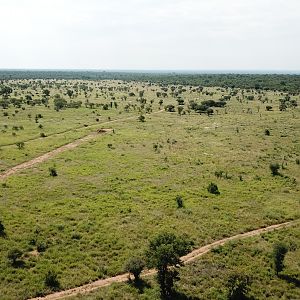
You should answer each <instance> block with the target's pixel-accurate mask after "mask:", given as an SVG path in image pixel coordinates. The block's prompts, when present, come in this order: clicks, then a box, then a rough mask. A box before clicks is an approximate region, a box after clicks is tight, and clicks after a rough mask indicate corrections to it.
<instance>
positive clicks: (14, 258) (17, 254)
mask: <svg viewBox="0 0 300 300" xmlns="http://www.w3.org/2000/svg"><path fill="white" fill-rule="evenodd" d="M22 255H23V252H22V251H21V250H19V249H17V248H14V249H11V250H10V251H9V252H8V254H7V258H8V260H9V261H10V263H11V264H12V266H16V265H17V264H18V261H19V259H20V258H21V257H22Z"/></svg>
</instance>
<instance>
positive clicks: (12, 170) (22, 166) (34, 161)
mask: <svg viewBox="0 0 300 300" xmlns="http://www.w3.org/2000/svg"><path fill="white" fill-rule="evenodd" d="M161 112H163V110H159V111H156V112H154V113H151V114H150V115H154V114H157V113H161ZM132 119H137V116H132V117H128V118H125V119H116V120H112V121H106V122H103V123H100V124H96V125H91V126H89V127H92V126H93V127H96V126H97V127H99V126H101V125H104V124H111V123H117V122H124V121H128V120H132ZM111 131H112V129H103V132H102V134H103V133H109V132H111ZM96 136H97V133H94V132H93V133H91V134H89V135H86V136H84V137H82V138H80V139H78V140H75V141H73V142H71V143H69V144H66V145H63V146H61V147H58V148H56V149H54V150H52V151H50V152H47V153H45V154H43V155H41V156H38V157H36V158H33V159H31V160H29V161H26V162H24V163H21V164H19V165H16V166H14V167H12V168H10V169H8V170H6V171H4V172H3V173H1V174H0V180H1V179H5V178H7V177H9V176H11V175H13V174H15V173H16V172H19V171H21V170H24V169H28V168H31V167H32V166H34V165H36V164H38V163H41V162H43V161H46V160H48V159H50V158H52V157H53V156H55V155H57V154H59V153H61V152H64V151H66V150H71V149H74V148H76V147H78V146H79V145H80V144H82V143H84V142H87V141H88V140H91V139H92V138H94V137H96Z"/></svg>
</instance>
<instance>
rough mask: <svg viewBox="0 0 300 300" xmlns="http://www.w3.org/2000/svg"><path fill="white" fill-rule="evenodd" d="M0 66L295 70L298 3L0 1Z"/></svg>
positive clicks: (299, 63)
mask: <svg viewBox="0 0 300 300" xmlns="http://www.w3.org/2000/svg"><path fill="white" fill-rule="evenodd" d="M0 37H1V43H0V68H6V69H12V68H15V69H24V68H25V69H101V70H116V69H117V70H208V71H209V70H290V71H299V70H300V1H299V0H0Z"/></svg>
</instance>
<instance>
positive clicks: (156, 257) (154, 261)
mask: <svg viewBox="0 0 300 300" xmlns="http://www.w3.org/2000/svg"><path fill="white" fill-rule="evenodd" d="M191 245H192V243H191V242H190V241H187V240H186V239H184V238H181V237H177V236H176V235H174V234H173V233H161V234H159V235H158V236H156V237H155V238H154V239H153V240H152V241H151V242H150V245H149V249H148V251H147V252H146V257H147V258H148V267H155V268H156V269H157V281H158V283H159V286H160V290H161V296H162V297H163V298H171V297H172V294H173V287H174V282H175V280H179V273H178V268H179V267H180V266H181V265H182V262H181V260H180V256H182V255H185V254H187V253H188V251H189V250H190V248H191Z"/></svg>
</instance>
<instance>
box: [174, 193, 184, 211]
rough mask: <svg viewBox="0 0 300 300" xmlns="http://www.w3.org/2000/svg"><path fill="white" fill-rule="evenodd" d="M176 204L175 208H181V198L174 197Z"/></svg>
mask: <svg viewBox="0 0 300 300" xmlns="http://www.w3.org/2000/svg"><path fill="white" fill-rule="evenodd" d="M175 200H176V203H177V208H183V199H182V197H181V196H179V195H178V196H176V199H175Z"/></svg>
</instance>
